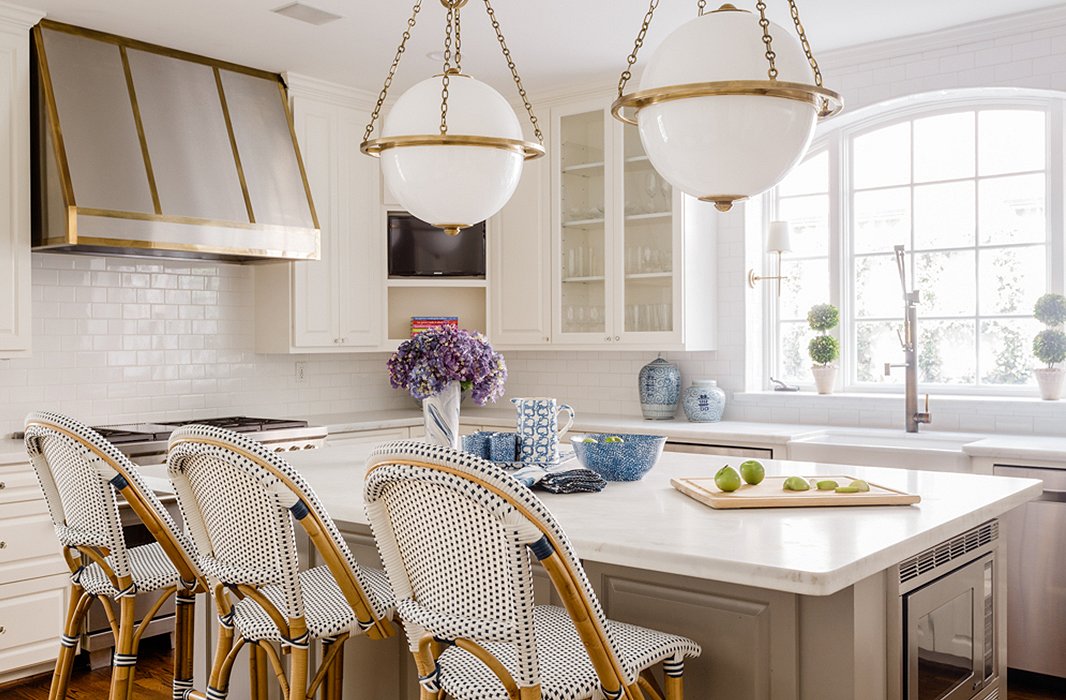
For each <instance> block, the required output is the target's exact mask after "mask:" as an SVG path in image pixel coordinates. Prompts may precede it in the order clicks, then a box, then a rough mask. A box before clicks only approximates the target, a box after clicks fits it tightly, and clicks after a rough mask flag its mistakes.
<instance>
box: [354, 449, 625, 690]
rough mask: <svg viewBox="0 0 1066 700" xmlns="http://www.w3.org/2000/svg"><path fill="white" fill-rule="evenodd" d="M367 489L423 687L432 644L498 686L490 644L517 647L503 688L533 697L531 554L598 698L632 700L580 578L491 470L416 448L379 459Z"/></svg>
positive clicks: (523, 495) (543, 518)
mask: <svg viewBox="0 0 1066 700" xmlns="http://www.w3.org/2000/svg"><path fill="white" fill-rule="evenodd" d="M365 488H366V494H365V496H366V507H367V514H368V516H369V518H370V523H371V527H372V528H373V530H374V537H375V539H376V540H377V543H378V548H379V549H380V550H381V555H382V559H383V561H384V563H385V569H386V573H387V574H388V577H389V581H390V582H391V584H392V587H393V591H394V593H395V595H396V601H397V602H396V610H397V613H398V614H399V617H400V618H401V619H403V621H404V627H405V628H406V629H407V633H408V636H409V641H410V644H411V650H412V652H415V655H416V659H418V661H419V672H420V673H421V674H422V676H423V679H426V678H427V677H429V676H430V675H431V674H433V673H434V672H435V669H434V664H433V663H432V660H431V659H429V658H427V657H426V656H425V653H426V645H427V644H428V642H429V640H432V639H433V638H439V639H446V640H449V641H455V642H456V643H457V644H459V645H460V646H462V648H464V649H466V650H467V651H470V652H471V653H474V654H475V655H476V656H478V657H479V658H481V659H482V661H484V662H485V663H486V664H487V665H488V666H489V667H490V668H493V670H494V672H496V673H497V675H500V673H501V671H502V666H500V665H499V664H498V663H495V664H494V662H493V660H492V659H491V658H489V656H490V655H489V654H488V652H487V651H485V650H484V649H483V648H482V647H481V646H480V643H483V642H497V641H498V642H507V643H509V644H511V645H513V646H514V648H515V650H516V652H517V654H518V661H519V663H518V666H517V668H518V669H519V671H518V673H519V677H518V678H514V679H509V678H503V677H502V676H501V681H502V682H504V684H505V685H508V684H509V683H512V684H515V685H517V686H518V688H519V689H529V688H531V687H536V686H538V685H539V671H538V666H537V640H536V635H535V628H534V622H533V584H532V567H531V561H530V558H529V555H530V553H531V552H532V553H533V554H534V555H535V556H536V557H537V558H538V559H540V561H541V563H542V564H543V565H544V567H545V569H546V570H547V572H548V574H549V576H550V577H551V579H552V583H553V584H554V585H555V587H556V589H557V590H558V591H559V593H560V595H561V598H562V600H563V603H564V605H565V607H566V609H567V611H568V612H569V614H570V617H571V619H572V620H573V621H574V623H575V626H576V628H577V631H578V633H579V635H580V636H581V639H582V642H583V643H584V645H585V649H586V651H587V652H588V654H589V658H590V659H591V661H592V663H593V666H594V667H595V669H596V673H597V675H598V676H599V679H600V684H601V685H602V686H603V690H604V694H605V696H606V697H610V698H618V697H622V696H623V694H624V695H625V696H626V697H629V693H630V692H631V691H630V688H631V687H633V686H634V684H635V683H636V678H633V677H630V675H629V674H628V673H627V672H626V671H625V670H624V669H623V667H622V665H621V664H620V663H619V661H618V655H617V654H616V652H615V648H616V647H615V645H614V643H613V642H612V640H611V639H610V638H609V636H608V632H607V626H606V618H605V617H604V615H603V610H602V609H601V607H600V604H599V601H598V599H597V598H596V594H595V593H594V592H593V590H592V586H591V585H590V584H589V581H588V578H587V577H586V575H585V571H584V569H583V568H582V566H581V564H580V562H579V561H578V559H577V557H576V556H575V554H574V552H573V549H572V548H571V546H570V543H569V540H568V539H567V537H566V534H565V533H564V532H563V530H562V528H560V527H559V525H558V523H557V522H556V521H555V518H554V517H553V516H552V515H551V513H550V512H549V511H548V510H547V508H545V506H544V504H543V503H541V501H540V499H538V498H537V497H536V496H535V495H533V493H532V492H531V491H530V490H529V489H528V488H526V487H525V486H523V485H522V484H521V483H520V482H518V481H517V480H515V479H514V478H512V477H511V476H509V475H508V474H507V473H506V472H504V471H503V470H502V469H500V468H499V467H498V466H496V465H495V464H493V463H491V462H488V461H485V460H483V459H481V458H479V457H475V456H474V455H471V454H468V453H464V452H459V451H456V450H452V449H450V448H446V447H440V446H436V445H429V444H427V443H424V442H418V441H413V440H408V441H399V442H393V443H389V444H385V445H381V446H380V447H378V448H377V449H376V450H375V451H374V452H373V454H372V455H371V456H370V459H369V460H368V462H367V476H366V486H365ZM420 656H421V658H420ZM503 673H506V672H503ZM523 692H525V691H523ZM522 697H526V695H524V694H523V695H522ZM637 697H639V695H638V696H637Z"/></svg>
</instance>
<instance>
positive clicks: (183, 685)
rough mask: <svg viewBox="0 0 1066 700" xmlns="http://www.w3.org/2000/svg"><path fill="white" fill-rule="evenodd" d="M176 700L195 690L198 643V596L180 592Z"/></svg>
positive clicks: (176, 620) (177, 602) (176, 629)
mask: <svg viewBox="0 0 1066 700" xmlns="http://www.w3.org/2000/svg"><path fill="white" fill-rule="evenodd" d="M174 602H175V605H176V610H175V613H174V644H173V646H174V685H173V691H174V692H173V695H174V700H183V698H184V697H185V693H186V691H189V690H192V689H193V654H194V652H193V645H194V644H195V641H196V634H195V633H196V595H195V594H194V593H193V592H192V591H190V590H179V591H178V592H177V595H176V596H175V597H174Z"/></svg>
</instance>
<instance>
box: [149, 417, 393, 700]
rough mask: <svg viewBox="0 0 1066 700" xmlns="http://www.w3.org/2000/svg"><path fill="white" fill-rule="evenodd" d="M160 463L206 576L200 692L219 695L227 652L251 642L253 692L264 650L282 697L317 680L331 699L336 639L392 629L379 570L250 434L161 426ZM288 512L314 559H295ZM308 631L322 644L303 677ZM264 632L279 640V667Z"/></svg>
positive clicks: (225, 681) (260, 693)
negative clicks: (213, 636) (286, 658)
mask: <svg viewBox="0 0 1066 700" xmlns="http://www.w3.org/2000/svg"><path fill="white" fill-rule="evenodd" d="M167 464H168V469H169V472H170V477H171V480H172V481H173V482H174V487H175V490H176V491H177V494H178V502H179V504H180V506H181V509H182V514H183V515H184V516H185V520H186V523H187V524H188V528H189V532H190V534H191V535H192V539H193V542H194V544H195V547H196V552H197V562H198V563H199V565H200V567H201V568H202V569H203V571H204V572H205V573H206V574H207V576H208V577H209V578H210V579H211V580H212V581H213V582H216V583H215V586H214V592H215V603H216V606H217V607H218V615H219V622H220V629H219V649H221V653H216V656H215V663H214V667H213V668H212V670H211V679H210V687H209V688H208V695H207V697H208V698H209V699H210V700H221V699H222V698H225V697H226V696H227V692H228V687H229V675H230V668H231V667H232V664H233V661H234V659H235V658H236V656H237V654H238V652H239V651H240V649H241V648H242V647H243V646H244V645H245V644H251V649H252V650H253V652H252V654H251V656H250V659H251V667H252V668H251V675H252V697H253V698H261V697H265V691H266V688H265V687H263V685H262V683H261V681H260V680H257V679H259V677H260V675H261V672H262V671H263V669H264V666H265V664H266V663H267V662H269V663H270V665H271V666H272V667H273V669H274V673H275V675H276V676H277V677H278V679H279V681H280V682H281V686H282V692H283V694H284V697H285V698H286V700H304V698H308V697H313V696H314V694H315V692H316V691H317V690H318V689H319V688H321V689H322V692H323V697H324V698H326V699H327V700H339V698H340V697H341V683H342V675H341V670H342V668H343V652H342V650H343V644H344V642H345V641H346V640H347V639H348V638H349V637H351V636H356V635H360V634H365V635H367V636H368V637H370V638H372V639H382V638H385V637H389V636H391V635H392V634H393V627H392V625H391V623H390V622H389V620H390V618H391V617H392V607H393V604H392V599H393V596H392V591H391V589H390V587H389V585H388V581H387V579H386V578H385V575H384V574H383V573H382V572H381V571H377V570H374V569H371V568H368V567H363V566H360V565H359V564H358V563H357V562H356V560H355V558H354V557H353V556H352V553H351V551H350V550H349V548H348V546H347V544H346V543H345V541H344V538H343V537H342V536H341V534H340V531H339V530H338V529H337V526H336V525H335V524H334V522H333V520H332V519H331V518H330V517H329V515H328V514H327V513H326V511H325V509H324V508H323V507H322V505H321V503H320V502H319V500H318V497H317V496H316V495H315V493H314V491H312V490H311V488H310V486H308V485H307V483H306V482H305V481H304V479H303V477H302V476H301V475H300V474H299V472H297V471H296V470H295V469H293V468H292V466H290V465H289V464H288V463H287V462H286V461H285V460H283V459H281V458H280V457H278V456H277V455H275V454H274V453H273V452H271V451H270V450H269V449H267V448H266V447H264V446H263V445H261V444H260V443H258V442H255V441H253V440H249V439H248V438H246V437H243V436H241V435H238V434H237V433H234V432H232V431H229V430H224V429H221V428H215V427H210V426H204V425H190V426H186V427H183V428H181V429H179V430H176V431H175V432H174V433H173V434H172V435H171V437H170V449H169V455H168V459H167ZM294 521H295V523H299V524H300V526H301V527H302V528H303V530H304V531H305V532H306V533H307V535H308V536H309V538H310V540H311V543H312V545H313V546H314V548H315V550H316V556H317V558H318V559H320V560H321V561H322V562H323V564H322V565H321V566H316V567H314V568H311V569H308V570H304V571H301V570H300V561H299V558H298V555H297V549H296V529H295V523H294ZM230 594H232V595H233V596H234V597H235V598H236V602H231V598H230ZM315 641H321V642H322V644H323V653H322V656H321V659H322V661H321V663H320V664H319V667H318V670H317V672H316V673H315V674H314V676H313V677H312V678H310V679H309V678H308V676H309V672H308V652H309V649H310V646H311V645H312V644H313V643H314V642H315ZM274 643H279V644H280V645H281V646H282V647H284V649H285V650H286V651H288V652H290V662H289V670H288V674H287V676H286V673H285V671H284V669H283V667H282V664H281V657H280V655H279V654H278V651H277V649H276V648H275V644H274Z"/></svg>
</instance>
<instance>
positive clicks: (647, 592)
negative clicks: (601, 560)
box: [585, 562, 800, 700]
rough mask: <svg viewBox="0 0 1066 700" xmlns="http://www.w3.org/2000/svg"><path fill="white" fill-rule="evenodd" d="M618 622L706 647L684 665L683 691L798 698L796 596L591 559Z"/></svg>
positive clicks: (728, 697)
mask: <svg viewBox="0 0 1066 700" xmlns="http://www.w3.org/2000/svg"><path fill="white" fill-rule="evenodd" d="M585 568H586V570H587V571H588V573H589V576H590V578H591V579H592V584H593V587H594V588H595V589H596V590H597V592H598V594H599V596H600V601H601V603H602V604H603V607H604V612H605V613H606V614H607V616H608V617H609V618H611V619H612V620H617V621H619V622H629V623H632V624H636V625H641V626H644V627H649V628H651V629H657V630H661V631H663V632H672V633H675V634H681V635H685V636H686V637H689V638H691V639H693V640H695V641H696V642H697V643H699V644H700V646H701V647H702V648H703V653H702V655H701V656H700V658H698V659H690V660H689V661H688V662H686V664H685V691H686V692H685V694H686V696H689V697H694V698H707V699H708V700H717V699H718V698H721V699H722V700H770V699H771V698H772V699H773V700H796V699H797V698H799V697H800V695H799V688H798V678H797V672H798V668H799V648H798V647H797V634H796V609H797V608H796V606H797V603H796V596H794V595H792V594H789V593H782V592H780V591H771V590H767V589H758V588H748V587H744V586H735V585H732V584H726V583H719V582H715V581H708V580H701V579H696V578H689V577H685V576H675V575H672V574H668V573H661V572H652V571H644V570H639V569H629V568H624V567H618V566H609V565H602V564H594V563H590V562H586V564H585Z"/></svg>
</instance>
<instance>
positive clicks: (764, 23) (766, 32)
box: [755, 0, 777, 80]
mask: <svg viewBox="0 0 1066 700" xmlns="http://www.w3.org/2000/svg"><path fill="white" fill-rule="evenodd" d="M755 8H756V9H757V10H759V26H760V27H762V43H764V44H766V60H767V61H768V62H769V63H770V70H768V71H766V74H767V75H768V76H770V80H777V65H776V64H775V62H774V61H775V59H776V58H777V54H776V53H774V44H773V42H774V38H773V37H772V36H770V20H768V19H766V3H765V2H763V0H759V1H758V2H757V3H755Z"/></svg>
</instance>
